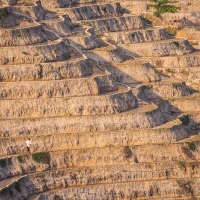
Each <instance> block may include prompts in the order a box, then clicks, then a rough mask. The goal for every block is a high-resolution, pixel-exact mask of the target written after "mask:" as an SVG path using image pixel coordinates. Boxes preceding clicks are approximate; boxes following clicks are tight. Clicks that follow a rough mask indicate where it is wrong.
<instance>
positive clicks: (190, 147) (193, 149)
mask: <svg viewBox="0 0 200 200" xmlns="http://www.w3.org/2000/svg"><path fill="white" fill-rule="evenodd" d="M188 147H189V149H190V150H191V151H195V150H196V145H195V143H194V142H188Z"/></svg>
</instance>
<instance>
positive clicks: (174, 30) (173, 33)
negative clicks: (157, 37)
mask: <svg viewBox="0 0 200 200" xmlns="http://www.w3.org/2000/svg"><path fill="white" fill-rule="evenodd" d="M165 30H166V31H167V32H168V33H169V34H170V35H171V36H176V34H177V28H176V27H172V26H170V27H167V28H165Z"/></svg>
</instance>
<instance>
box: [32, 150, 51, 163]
mask: <svg viewBox="0 0 200 200" xmlns="http://www.w3.org/2000/svg"><path fill="white" fill-rule="evenodd" d="M32 158H33V160H34V161H35V162H38V163H44V164H49V161H50V154H49V152H40V153H34V154H32Z"/></svg>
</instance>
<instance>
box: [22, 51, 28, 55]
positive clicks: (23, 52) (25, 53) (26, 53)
mask: <svg viewBox="0 0 200 200" xmlns="http://www.w3.org/2000/svg"><path fill="white" fill-rule="evenodd" d="M22 54H24V55H30V54H29V53H28V52H25V51H22Z"/></svg>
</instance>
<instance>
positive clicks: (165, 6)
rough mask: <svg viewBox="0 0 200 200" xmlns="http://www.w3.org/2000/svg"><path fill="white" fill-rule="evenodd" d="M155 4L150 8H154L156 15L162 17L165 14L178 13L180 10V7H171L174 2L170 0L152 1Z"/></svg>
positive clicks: (150, 5)
mask: <svg viewBox="0 0 200 200" xmlns="http://www.w3.org/2000/svg"><path fill="white" fill-rule="evenodd" d="M150 2H152V3H153V4H149V5H148V7H149V8H150V7H151V8H154V9H155V12H154V15H155V16H156V17H160V16H161V14H164V13H167V12H168V13H176V12H177V11H178V10H180V7H177V6H174V5H171V4H172V3H173V2H172V1H170V0H150Z"/></svg>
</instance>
